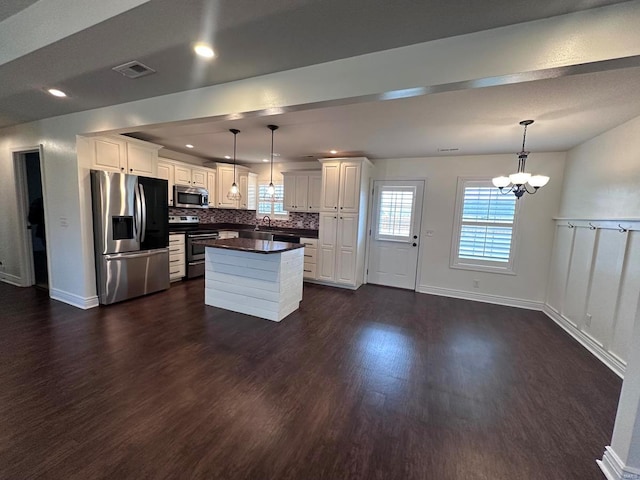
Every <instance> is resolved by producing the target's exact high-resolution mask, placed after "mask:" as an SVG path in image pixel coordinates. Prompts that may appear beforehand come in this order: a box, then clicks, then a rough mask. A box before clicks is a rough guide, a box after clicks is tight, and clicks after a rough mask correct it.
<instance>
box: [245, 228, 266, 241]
mask: <svg viewBox="0 0 640 480" xmlns="http://www.w3.org/2000/svg"><path fill="white" fill-rule="evenodd" d="M238 236H239V237H240V238H252V239H254V240H269V241H271V240H273V233H272V232H261V231H259V230H258V231H256V230H240V231H239V232H238Z"/></svg>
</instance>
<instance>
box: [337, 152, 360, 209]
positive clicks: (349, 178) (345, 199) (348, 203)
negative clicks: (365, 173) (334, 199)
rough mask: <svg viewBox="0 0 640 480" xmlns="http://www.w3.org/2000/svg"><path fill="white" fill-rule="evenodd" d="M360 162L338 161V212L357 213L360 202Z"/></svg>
mask: <svg viewBox="0 0 640 480" xmlns="http://www.w3.org/2000/svg"><path fill="white" fill-rule="evenodd" d="M360 169H361V164H360V162H341V163H340V192H339V201H338V210H339V212H340V213H358V207H359V203H360Z"/></svg>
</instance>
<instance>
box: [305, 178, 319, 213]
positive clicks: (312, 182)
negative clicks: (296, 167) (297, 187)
mask: <svg viewBox="0 0 640 480" xmlns="http://www.w3.org/2000/svg"><path fill="white" fill-rule="evenodd" d="M321 196H322V174H321V173H320V172H318V173H317V174H314V175H309V195H308V197H307V198H308V205H307V211H308V212H313V213H316V212H319V211H320V198H321Z"/></svg>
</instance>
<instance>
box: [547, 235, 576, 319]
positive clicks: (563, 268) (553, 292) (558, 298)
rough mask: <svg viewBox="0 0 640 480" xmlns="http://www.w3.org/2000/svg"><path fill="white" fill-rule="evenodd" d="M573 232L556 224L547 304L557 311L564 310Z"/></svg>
mask: <svg viewBox="0 0 640 480" xmlns="http://www.w3.org/2000/svg"><path fill="white" fill-rule="evenodd" d="M575 232H576V230H575V229H574V228H567V227H565V226H556V235H555V244H554V247H553V255H552V258H551V266H550V268H549V283H548V288H547V304H548V305H550V306H551V307H553V309H554V310H556V311H557V312H561V311H563V310H564V296H565V291H566V288H567V276H568V275H569V263H570V262H571V251H572V250H573V240H574V234H575Z"/></svg>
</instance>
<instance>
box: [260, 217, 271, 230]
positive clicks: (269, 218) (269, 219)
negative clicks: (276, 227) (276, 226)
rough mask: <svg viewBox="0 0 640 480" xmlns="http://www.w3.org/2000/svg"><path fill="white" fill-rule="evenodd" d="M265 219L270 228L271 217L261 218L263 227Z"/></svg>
mask: <svg viewBox="0 0 640 480" xmlns="http://www.w3.org/2000/svg"><path fill="white" fill-rule="evenodd" d="M265 218H266V219H267V220H268V221H269V228H271V217H269V215H265V216H264V217H262V224H263V225H264V219H265Z"/></svg>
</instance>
